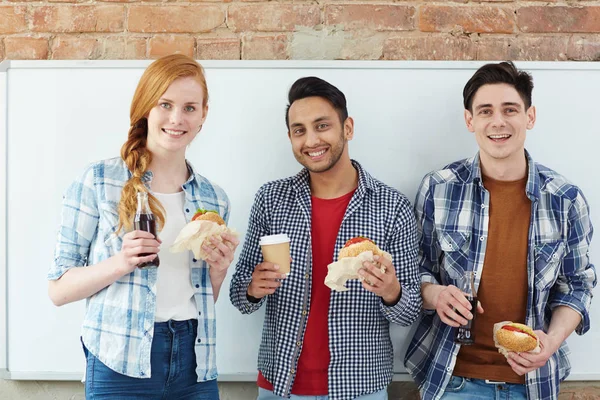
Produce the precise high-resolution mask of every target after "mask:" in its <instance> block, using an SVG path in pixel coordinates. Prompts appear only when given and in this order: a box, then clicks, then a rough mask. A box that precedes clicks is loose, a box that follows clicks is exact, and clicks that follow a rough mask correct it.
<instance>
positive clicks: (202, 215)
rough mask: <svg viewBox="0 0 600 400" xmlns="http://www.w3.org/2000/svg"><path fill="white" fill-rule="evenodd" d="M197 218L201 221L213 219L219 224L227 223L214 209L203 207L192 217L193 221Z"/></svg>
mask: <svg viewBox="0 0 600 400" xmlns="http://www.w3.org/2000/svg"><path fill="white" fill-rule="evenodd" d="M196 220H200V221H212V222H214V223H216V224H218V225H225V221H224V220H223V218H221V216H220V215H219V214H218V213H217V212H216V211H213V210H208V211H207V210H203V209H200V208H199V209H198V210H197V211H196V214H194V216H193V217H192V221H196Z"/></svg>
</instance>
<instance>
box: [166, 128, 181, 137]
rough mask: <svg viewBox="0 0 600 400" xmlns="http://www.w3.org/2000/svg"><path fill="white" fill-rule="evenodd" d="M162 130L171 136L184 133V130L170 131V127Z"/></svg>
mask: <svg viewBox="0 0 600 400" xmlns="http://www.w3.org/2000/svg"><path fill="white" fill-rule="evenodd" d="M163 131H165V132H166V133H168V134H169V135H173V136H181V135H183V134H184V133H185V131H172V130H171V129H163Z"/></svg>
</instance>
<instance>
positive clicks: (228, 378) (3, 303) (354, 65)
mask: <svg viewBox="0 0 600 400" xmlns="http://www.w3.org/2000/svg"><path fill="white" fill-rule="evenodd" d="M152 61H153V60H135V61H131V60H127V61H123V60H70V61H65V60H41V61H40V60H35V61H33V60H32V61H29V60H4V61H0V155H2V156H3V157H4V162H3V163H0V378H2V379H13V380H49V381H77V380H81V373H55V372H19V371H10V370H9V369H8V365H9V363H8V360H9V355H10V351H9V348H8V326H7V321H8V290H7V289H8V288H7V282H8V266H7V248H6V242H7V240H6V239H7V237H6V235H7V228H8V227H7V224H6V216H7V212H8V210H7V206H8V205H7V202H6V199H7V190H8V182H7V173H8V171H7V162H8V153H7V152H8V144H7V138H8V119H7V116H8V107H9V104H8V75H9V70H10V69H11V68H15V69H48V68H50V69H62V68H65V69H71V68H78V69H81V68H103V69H139V68H144V67H146V66H147V65H149V64H150V63H151V62H152ZM200 61H201V63H202V65H203V66H205V67H207V68H212V69H215V68H216V69H231V68H235V69H240V68H241V69H297V68H310V69H440V68H441V69H449V70H457V69H459V70H462V69H474V68H478V67H479V66H481V65H484V64H486V63H488V62H489V61H311V60H294V61H255V60H234V61H221V60H218V61H215V60H207V61H202V60H200ZM516 63H517V64H518V67H519V68H522V69H525V70H571V71H572V70H576V71H588V70H589V71H599V70H600V63H597V62H532V61H516ZM256 377H257V376H256V374H246V373H244V374H221V375H219V381H222V382H253V381H256ZM567 380H569V381H600V374H572V375H570V376H569V377H568V378H567ZM393 381H399V382H405V381H412V379H411V377H410V375H409V374H407V373H395V374H394V376H393Z"/></svg>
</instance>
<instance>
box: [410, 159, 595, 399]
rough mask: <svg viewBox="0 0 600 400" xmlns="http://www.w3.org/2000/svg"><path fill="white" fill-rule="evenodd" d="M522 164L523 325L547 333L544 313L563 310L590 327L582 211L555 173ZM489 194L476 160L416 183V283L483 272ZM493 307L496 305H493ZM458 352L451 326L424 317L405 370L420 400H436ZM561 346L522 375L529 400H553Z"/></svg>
mask: <svg viewBox="0 0 600 400" xmlns="http://www.w3.org/2000/svg"><path fill="white" fill-rule="evenodd" d="M526 157H527V162H528V178H527V185H526V189H525V190H526V192H527V197H529V199H530V200H531V203H532V204H531V227H530V230H529V232H530V233H529V252H528V257H527V273H528V277H529V279H528V288H529V289H528V299H527V312H526V319H525V323H526V324H527V325H529V326H531V327H533V328H534V329H540V330H544V331H547V329H548V326H549V323H550V319H551V317H552V310H553V309H554V308H555V307H558V306H567V307H570V308H572V309H573V310H575V311H577V312H578V313H580V314H581V317H582V318H581V323H580V324H579V326H578V327H577V329H576V332H577V333H578V334H580V335H582V334H584V333H585V332H586V331H587V330H588V329H589V328H590V320H589V314H588V310H589V307H590V303H591V300H592V288H593V287H594V286H595V285H596V272H595V269H594V266H593V265H592V264H590V260H589V254H588V249H589V245H590V241H591V239H592V231H593V229H592V224H591V222H590V216H589V210H588V205H587V203H586V200H585V198H584V197H583V194H582V193H581V191H580V190H579V188H578V187H576V186H574V185H572V184H571V183H569V182H568V181H567V180H566V179H565V178H563V177H562V176H561V175H559V174H557V173H556V172H554V171H552V170H550V169H548V168H546V167H544V166H542V165H540V164H536V163H535V162H533V160H532V159H531V157H530V156H529V154H528V153H527V152H526ZM489 200H490V196H489V193H488V192H487V190H486V189H485V188H484V187H483V184H482V181H481V169H480V165H479V154H477V155H476V156H475V157H474V158H471V159H468V160H462V161H458V162H455V163H453V164H450V165H448V166H447V167H445V168H444V169H442V170H440V171H436V172H433V173H430V174H428V175H427V176H425V178H424V179H423V182H422V183H421V187H420V189H419V192H418V194H417V200H416V204H415V209H416V214H417V219H418V225H419V233H420V241H419V242H420V253H419V255H420V257H419V263H420V268H421V280H422V282H430V283H435V284H442V285H450V284H454V285H456V280H455V279H454V277H456V276H457V274H460V273H461V272H462V271H463V270H474V271H476V272H477V279H476V282H475V286H476V287H478V286H479V277H481V273H482V271H483V268H484V265H483V260H484V256H485V249H486V239H487V235H488V232H487V228H488V223H489V204H490V203H489ZM499 301H500V300H499ZM459 349H460V346H459V345H457V344H455V343H454V340H453V328H452V327H450V326H448V325H446V324H444V323H443V322H442V321H441V320H440V318H439V317H438V315H437V314H436V313H435V312H433V311H425V312H424V313H423V315H422V319H421V321H420V323H419V325H418V327H417V329H416V332H415V335H414V337H413V339H412V341H411V343H410V345H409V348H408V351H407V353H406V357H405V365H406V367H407V369H408V370H409V372H410V373H411V374H412V376H413V378H414V379H415V381H416V382H417V384H418V385H419V389H420V391H421V395H422V397H423V399H439V398H441V397H442V395H443V393H444V389H445V388H446V385H447V384H448V382H449V380H450V377H451V375H452V371H453V369H454V365H455V363H456V356H457V354H458V351H459ZM568 354H569V350H568V347H567V345H566V343H563V344H562V345H561V347H560V348H559V350H558V351H557V352H556V353H555V354H554V355H553V356H552V357H551V358H550V359H549V360H548V362H547V363H546V365H544V366H543V367H541V368H539V369H537V370H536V371H534V372H530V373H528V374H527V377H526V384H527V392H528V398H529V399H535V400H545V399H548V400H550V399H556V398H557V397H558V388H559V383H560V381H561V380H563V379H564V378H566V377H567V375H568V374H569V371H570V364H569V360H568V358H567V355H568Z"/></svg>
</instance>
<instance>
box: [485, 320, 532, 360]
mask: <svg viewBox="0 0 600 400" xmlns="http://www.w3.org/2000/svg"><path fill="white" fill-rule="evenodd" d="M494 343H495V345H496V347H497V348H498V352H499V353H501V354H502V355H503V356H504V357H508V353H509V352H511V351H512V352H514V353H523V352H530V353H534V354H537V353H539V352H540V351H541V349H540V339H539V338H538V337H537V335H536V334H535V333H534V332H533V329H531V328H530V327H528V326H527V325H523V324H519V323H516V322H510V321H502V322H498V323H497V324H494Z"/></svg>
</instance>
